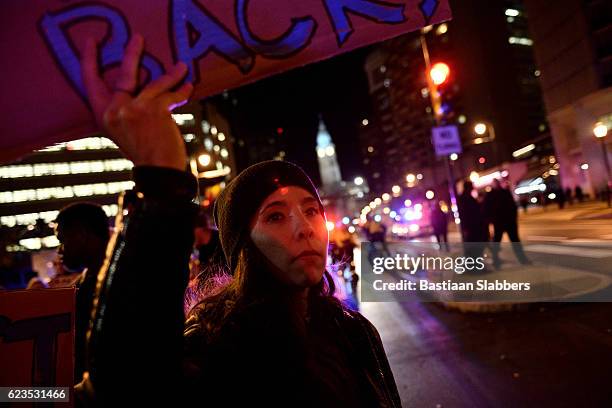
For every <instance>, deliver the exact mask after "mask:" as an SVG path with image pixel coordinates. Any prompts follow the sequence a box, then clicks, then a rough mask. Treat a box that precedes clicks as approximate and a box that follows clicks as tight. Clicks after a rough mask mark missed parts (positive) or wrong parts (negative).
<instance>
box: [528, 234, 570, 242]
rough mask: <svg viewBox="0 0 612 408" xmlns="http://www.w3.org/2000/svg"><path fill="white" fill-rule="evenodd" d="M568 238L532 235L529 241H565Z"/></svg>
mask: <svg viewBox="0 0 612 408" xmlns="http://www.w3.org/2000/svg"><path fill="white" fill-rule="evenodd" d="M566 239H567V237H558V236H554V235H550V236H549V235H530V236H528V237H527V241H564V240H566Z"/></svg>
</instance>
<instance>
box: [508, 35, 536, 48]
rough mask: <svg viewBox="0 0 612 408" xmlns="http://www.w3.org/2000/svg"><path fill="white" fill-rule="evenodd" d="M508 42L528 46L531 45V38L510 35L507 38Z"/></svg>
mask: <svg viewBox="0 0 612 408" xmlns="http://www.w3.org/2000/svg"><path fill="white" fill-rule="evenodd" d="M508 42H509V43H510V44H518V45H526V46H529V47H530V46H532V45H533V40H532V39H530V38H524V37H510V38H508Z"/></svg>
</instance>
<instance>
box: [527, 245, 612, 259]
mask: <svg viewBox="0 0 612 408" xmlns="http://www.w3.org/2000/svg"><path fill="white" fill-rule="evenodd" d="M525 251H529V252H538V253H544V254H553V255H571V256H574V257H580V258H608V257H612V251H610V250H605V249H594V248H580V250H579V251H577V250H576V248H572V247H570V246H559V245H545V244H535V245H527V246H525Z"/></svg>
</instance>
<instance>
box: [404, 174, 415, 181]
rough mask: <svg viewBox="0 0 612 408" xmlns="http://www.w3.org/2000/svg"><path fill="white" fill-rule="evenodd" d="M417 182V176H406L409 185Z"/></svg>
mask: <svg viewBox="0 0 612 408" xmlns="http://www.w3.org/2000/svg"><path fill="white" fill-rule="evenodd" d="M415 180H416V176H415V175H414V174H412V173H410V174H408V175H407V176H406V181H407V182H409V183H414V181H415Z"/></svg>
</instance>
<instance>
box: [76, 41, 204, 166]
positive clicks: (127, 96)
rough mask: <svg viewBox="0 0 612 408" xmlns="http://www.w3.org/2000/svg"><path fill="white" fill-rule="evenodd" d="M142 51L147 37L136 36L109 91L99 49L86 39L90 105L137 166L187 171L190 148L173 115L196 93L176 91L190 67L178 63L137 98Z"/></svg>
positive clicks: (83, 64) (183, 89) (190, 88)
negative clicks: (102, 72) (101, 72)
mask: <svg viewBox="0 0 612 408" xmlns="http://www.w3.org/2000/svg"><path fill="white" fill-rule="evenodd" d="M143 48H144V40H143V38H142V36H141V35H138V34H135V35H134V36H133V37H132V38H131V39H130V41H129V43H128V45H127V47H126V50H125V54H124V57H123V62H122V63H121V67H120V72H119V77H118V79H117V81H116V83H115V85H114V86H113V87H110V86H109V85H108V84H107V83H106V82H105V81H104V79H103V78H102V77H101V76H100V72H99V69H98V62H97V47H96V44H95V42H94V41H93V40H92V39H88V40H87V43H86V47H85V52H84V54H83V61H82V62H81V69H82V74H83V81H84V84H85V89H86V91H87V97H88V99H89V103H90V105H91V108H92V110H93V114H94V116H95V120H96V122H97V124H98V126H99V127H100V129H101V130H102V131H103V132H104V133H105V134H106V135H107V136H108V137H109V138H110V139H111V140H113V141H114V142H115V143H116V144H117V145H118V146H119V148H120V149H121V150H122V151H123V153H124V154H125V155H126V156H127V158H128V159H130V160H132V161H133V162H134V164H135V165H137V166H138V165H149V166H160V167H170V168H175V169H179V170H184V169H185V167H186V164H187V153H186V151H185V144H184V142H183V138H182V137H181V134H180V132H179V129H178V127H177V125H176V123H175V122H174V120H173V119H172V117H171V116H170V111H171V110H172V108H174V107H176V106H178V105H181V104H183V103H185V102H187V100H188V99H189V96H190V95H191V92H192V91H193V85H191V84H190V83H185V84H183V85H182V86H180V87H179V88H178V89H177V90H175V91H172V88H174V87H175V86H176V85H178V84H179V83H180V82H181V80H182V79H183V78H184V77H185V75H186V73H187V66H186V65H185V64H184V63H182V62H181V63H178V64H177V65H175V66H174V67H172V68H170V69H169V70H168V72H167V73H166V74H165V75H163V76H161V77H159V78H157V79H156V80H154V81H152V82H150V83H149V84H148V85H147V86H146V87H144V89H142V91H140V92H138V93H136V91H137V88H138V71H139V64H140V57H141V55H142V51H143Z"/></svg>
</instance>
